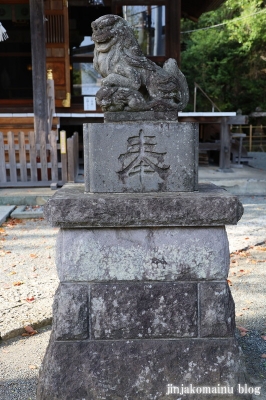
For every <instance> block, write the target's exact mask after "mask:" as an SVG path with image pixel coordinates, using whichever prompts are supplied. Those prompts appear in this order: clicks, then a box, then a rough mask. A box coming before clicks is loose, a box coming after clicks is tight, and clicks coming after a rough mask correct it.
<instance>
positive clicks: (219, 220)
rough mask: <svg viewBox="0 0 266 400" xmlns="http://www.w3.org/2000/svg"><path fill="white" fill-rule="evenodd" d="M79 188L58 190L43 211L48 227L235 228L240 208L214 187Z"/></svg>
mask: <svg viewBox="0 0 266 400" xmlns="http://www.w3.org/2000/svg"><path fill="white" fill-rule="evenodd" d="M84 190H85V187H84V185H82V184H68V185H65V186H64V187H63V188H62V189H59V190H57V192H56V193H55V195H54V196H53V197H52V198H51V199H49V200H48V201H47V203H46V205H45V207H44V214H45V217H46V219H47V220H48V221H49V223H50V224H51V225H53V226H60V227H62V228H79V227H130V226H131V227H141V226H143V227H147V226H157V227H158V226H224V225H230V224H233V225H234V224H236V223H237V221H239V219H240V218H241V216H242V214H243V206H242V204H241V202H240V201H239V199H238V197H237V196H234V195H232V194H230V193H228V192H226V191H225V190H223V189H220V188H218V187H217V186H215V185H206V184H203V185H199V191H198V192H192V193H178V192H176V193H170V192H166V193H117V194H116V193H108V194H107V193H106V194H104V193H102V194H86V193H84Z"/></svg>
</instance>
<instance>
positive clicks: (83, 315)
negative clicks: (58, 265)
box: [53, 283, 88, 340]
mask: <svg viewBox="0 0 266 400" xmlns="http://www.w3.org/2000/svg"><path fill="white" fill-rule="evenodd" d="M53 315H54V317H53V330H54V336H55V339H56V340H74V339H87V337H88V285H79V284H75V283H69V284H65V283H61V284H60V285H59V287H58V289H57V291H56V294H55V299H54V304H53Z"/></svg>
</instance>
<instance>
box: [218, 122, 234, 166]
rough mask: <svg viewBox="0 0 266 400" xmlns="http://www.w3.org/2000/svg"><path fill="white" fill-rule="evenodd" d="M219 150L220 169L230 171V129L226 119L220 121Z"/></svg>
mask: <svg viewBox="0 0 266 400" xmlns="http://www.w3.org/2000/svg"><path fill="white" fill-rule="evenodd" d="M220 140H221V148H220V169H221V170H223V171H224V172H230V171H231V160H230V157H231V135H230V128H229V125H228V121H227V118H226V117H223V118H222V121H221V133H220Z"/></svg>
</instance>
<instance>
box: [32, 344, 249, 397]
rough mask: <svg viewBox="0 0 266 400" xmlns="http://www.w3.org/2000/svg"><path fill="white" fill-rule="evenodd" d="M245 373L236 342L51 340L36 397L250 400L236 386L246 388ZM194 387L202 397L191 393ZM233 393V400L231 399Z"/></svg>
mask: <svg viewBox="0 0 266 400" xmlns="http://www.w3.org/2000/svg"><path fill="white" fill-rule="evenodd" d="M241 368H242V367H241V364H240V359H239V349H238V346H237V344H236V343H235V341H234V340H233V339H229V340H228V339H227V340H224V339H213V340H209V339H193V340H188V339H181V340H152V341H150V340H118V341H93V342H91V341H81V342H56V341H55V340H54V337H52V338H51V340H50V344H49V347H48V350H47V353H46V356H45V361H44V364H43V366H42V370H41V374H40V380H39V386H38V392H37V393H38V394H37V398H38V399H39V400H99V399H108V400H118V399H119V400H125V399H129V400H140V399H143V400H148V399H151V400H157V399H158V400H170V399H173V400H176V399H181V398H182V399H191V400H192V399H193V400H203V399H205V398H206V399H208V398H211V399H217V400H218V399H219V400H223V399H224V400H225V399H226V400H233V399H239V400H240V399H241V400H244V399H251V395H245V394H240V395H238V384H241V386H244V384H245V383H246V381H245V378H244V376H243V374H242V372H241ZM168 385H173V386H174V387H179V390H182V389H181V388H182V385H183V387H187V388H188V389H183V391H184V390H185V392H187V391H190V394H184V395H182V396H178V391H177V389H173V388H172V389H170V388H169V386H168ZM190 385H191V386H190ZM221 387H223V389H222V388H221ZM195 388H199V389H197V390H202V392H199V393H198V394H193V390H194V391H195ZM210 389H211V390H216V393H219V392H218V390H220V393H223V394H220V395H219V394H213V395H210V394H204V390H205V393H206V390H210ZM174 390H175V391H174ZM221 390H223V392H221ZM224 390H226V391H224ZM229 391H230V392H229ZM232 391H234V394H233V395H231V394H230V395H229V394H228V395H227V393H232ZM169 392H170V394H167V393H169ZM181 393H182V392H181ZM188 393H189V392H188Z"/></svg>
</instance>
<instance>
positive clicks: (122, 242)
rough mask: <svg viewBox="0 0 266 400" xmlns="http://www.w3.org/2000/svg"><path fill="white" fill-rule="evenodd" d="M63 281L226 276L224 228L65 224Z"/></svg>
mask: <svg viewBox="0 0 266 400" xmlns="http://www.w3.org/2000/svg"><path fill="white" fill-rule="evenodd" d="M56 256H57V271H58V275H59V278H60V280H61V281H81V282H82V281H96V282H97V281H98V282H104V281H127V280H128V281H141V280H144V281H176V280H191V279H194V280H203V279H206V280H213V279H216V280H221V279H222V280H225V279H226V278H227V275H228V269H229V247H228V239H227V235H226V231H225V229H224V227H211V228H183V227H179V228H156V229H155V228H146V229H145V228H127V229H125V228H124V229H104V228H102V229H78V230H77V229H63V230H61V231H60V232H59V234H58V238H57V250H56Z"/></svg>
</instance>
